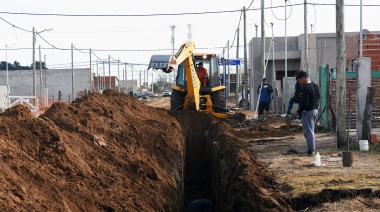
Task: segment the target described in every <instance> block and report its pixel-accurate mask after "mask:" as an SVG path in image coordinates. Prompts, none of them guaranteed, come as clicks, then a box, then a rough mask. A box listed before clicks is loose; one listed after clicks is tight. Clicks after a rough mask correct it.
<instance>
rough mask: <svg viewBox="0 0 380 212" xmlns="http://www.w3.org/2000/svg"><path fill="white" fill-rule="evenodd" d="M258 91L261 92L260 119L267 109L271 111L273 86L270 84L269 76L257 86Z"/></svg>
mask: <svg viewBox="0 0 380 212" xmlns="http://www.w3.org/2000/svg"><path fill="white" fill-rule="evenodd" d="M257 93H258V94H259V117H258V118H259V120H261V121H262V120H263V119H262V115H263V112H264V109H265V111H267V112H268V111H269V106H270V102H271V100H272V93H273V88H272V86H271V85H269V84H268V80H267V78H263V82H262V83H261V85H259V87H258V88H257Z"/></svg>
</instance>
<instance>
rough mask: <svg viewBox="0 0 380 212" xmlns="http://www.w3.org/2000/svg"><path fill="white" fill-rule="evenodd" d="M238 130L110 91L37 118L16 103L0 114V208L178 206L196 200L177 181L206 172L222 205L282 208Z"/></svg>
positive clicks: (272, 182)
mask: <svg viewBox="0 0 380 212" xmlns="http://www.w3.org/2000/svg"><path fill="white" fill-rule="evenodd" d="M246 133H247V132H246ZM238 134H239V132H236V131H235V130H234V129H233V128H231V127H230V126H229V125H228V124H227V123H226V122H224V121H221V120H218V119H216V118H214V117H213V116H211V115H208V114H205V113H194V112H191V111H179V112H176V113H171V112H168V111H166V110H164V109H160V108H153V107H148V106H146V105H144V104H143V103H141V102H140V101H137V100H135V99H133V98H132V97H130V96H128V95H124V94H120V93H117V92H115V91H112V90H107V91H105V92H104V93H103V94H98V93H93V94H90V95H88V96H86V97H84V98H82V99H77V100H76V101H75V102H73V103H72V104H68V103H55V104H54V105H53V106H52V107H51V108H50V109H49V110H47V111H46V112H45V113H44V114H43V115H41V116H40V117H39V118H34V117H33V116H32V115H31V113H30V112H29V110H28V109H27V108H25V107H24V106H16V107H14V108H10V109H8V110H7V111H6V112H5V113H3V114H0V148H1V158H0V182H1V186H2V189H1V193H0V208H1V209H2V210H5V211H20V210H21V211H181V210H182V209H183V208H182V206H183V205H184V204H186V203H188V202H189V201H191V200H192V199H193V198H199V196H198V195H197V194H196V193H191V191H190V192H189V190H188V189H186V188H185V187H186V186H189V185H190V187H191V186H192V185H196V182H195V181H192V180H196V179H201V180H202V179H207V181H205V182H207V184H208V188H209V189H211V190H212V191H210V192H209V194H210V195H212V196H214V199H215V200H216V204H217V205H218V206H217V209H218V210H220V211H228V210H234V211H252V210H261V211H263V210H271V211H276V210H277V211H286V210H290V209H289V206H288V204H287V201H286V199H285V198H284V196H283V195H282V194H281V193H280V192H279V191H278V185H277V184H276V183H275V180H274V177H273V176H272V175H271V174H270V173H268V172H267V171H266V166H267V165H266V164H265V163H261V162H259V161H257V160H256V159H255V158H253V157H252V156H251V155H250V154H249V151H248V150H247V149H246V147H245V145H246V144H245V143H243V142H241V141H240V139H239V136H238ZM244 134H245V133H244ZM195 140H198V141H199V143H197V142H193V141H195ZM199 146H201V147H204V148H203V149H197V148H198V147H199ZM194 148H195V149H194ZM185 151H186V152H185ZM185 161H186V162H185ZM185 166H186V168H185ZM185 170H186V171H185ZM202 175H204V176H206V178H203V177H204V176H203V177H202ZM199 176H201V177H199ZM187 192H189V193H187ZM184 193H186V194H184Z"/></svg>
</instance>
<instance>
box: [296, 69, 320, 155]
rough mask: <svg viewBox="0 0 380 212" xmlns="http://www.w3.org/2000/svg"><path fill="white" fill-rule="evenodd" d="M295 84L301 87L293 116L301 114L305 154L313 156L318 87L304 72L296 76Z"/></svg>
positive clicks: (318, 95) (318, 96)
mask: <svg viewBox="0 0 380 212" xmlns="http://www.w3.org/2000/svg"><path fill="white" fill-rule="evenodd" d="M296 79H297V82H298V83H300V84H301V85H302V98H301V102H300V103H301V104H300V107H299V108H298V110H297V111H296V112H295V113H294V115H295V116H297V115H298V114H300V113H302V118H301V123H302V130H303V134H304V136H305V138H306V142H307V154H308V156H313V155H314V154H315V134H314V129H315V121H316V119H317V116H318V100H319V98H320V93H319V86H318V85H317V84H315V83H314V82H312V81H310V79H309V75H308V74H307V73H306V72H305V71H300V72H299V73H298V74H297V77H296Z"/></svg>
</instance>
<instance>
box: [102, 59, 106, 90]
mask: <svg viewBox="0 0 380 212" xmlns="http://www.w3.org/2000/svg"><path fill="white" fill-rule="evenodd" d="M102 84H103V86H102V93H103V91H104V90H105V89H106V67H105V65H104V60H103V80H102Z"/></svg>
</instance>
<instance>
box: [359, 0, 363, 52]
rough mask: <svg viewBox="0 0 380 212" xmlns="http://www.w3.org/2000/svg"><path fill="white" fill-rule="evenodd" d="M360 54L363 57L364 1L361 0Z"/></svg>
mask: <svg viewBox="0 0 380 212" xmlns="http://www.w3.org/2000/svg"><path fill="white" fill-rule="evenodd" d="M359 35H360V41H359V42H360V53H359V56H360V57H363V0H360V34H359Z"/></svg>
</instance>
